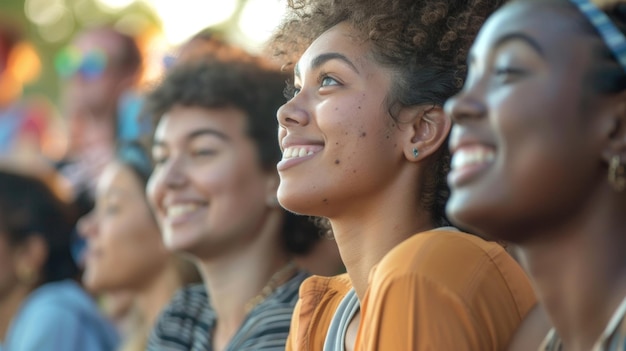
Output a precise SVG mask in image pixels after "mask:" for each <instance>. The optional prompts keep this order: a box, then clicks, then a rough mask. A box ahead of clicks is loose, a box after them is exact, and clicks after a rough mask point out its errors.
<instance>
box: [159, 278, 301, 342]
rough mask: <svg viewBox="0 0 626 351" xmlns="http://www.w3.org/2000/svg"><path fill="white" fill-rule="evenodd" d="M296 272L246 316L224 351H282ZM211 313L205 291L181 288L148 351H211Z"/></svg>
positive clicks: (294, 299)
mask: <svg viewBox="0 0 626 351" xmlns="http://www.w3.org/2000/svg"><path fill="white" fill-rule="evenodd" d="M307 277H308V274H307V273H306V272H303V271H300V272H298V274H296V275H295V276H294V277H293V278H291V279H290V280H289V281H288V282H287V283H285V284H283V285H282V286H280V287H279V288H278V289H276V291H275V292H274V293H273V294H272V295H270V296H269V297H268V298H267V299H265V300H264V301H263V302H261V303H260V304H259V305H257V306H256V307H255V308H254V309H253V310H252V311H251V312H250V314H248V316H247V317H246V319H245V321H244V322H243V324H242V326H241V328H240V329H239V331H238V332H237V334H236V335H235V336H234V337H233V339H232V340H231V342H230V344H229V345H228V347H227V349H226V350H227V351H235V350H237V351H283V350H285V343H286V340H287V335H288V334H289V325H290V323H291V315H292V313H293V308H294V306H295V305H296V302H297V301H298V289H299V287H300V284H301V283H302V281H303V280H304V279H306V278H307ZM215 325H216V315H215V311H214V310H213V308H212V307H211V305H210V303H209V298H208V296H207V292H206V289H205V288H204V286H203V285H202V284H195V285H191V286H189V287H186V288H183V289H181V290H180V291H179V292H178V293H177V294H176V296H174V298H173V299H172V301H171V302H170V304H169V305H168V306H167V307H166V308H165V310H164V311H163V312H162V313H161V315H160V316H159V320H158V321H157V324H156V326H155V327H154V329H153V330H152V333H151V335H150V339H149V341H148V348H147V350H149V351H211V350H212V349H213V347H212V340H211V335H212V331H213V328H214V327H215Z"/></svg>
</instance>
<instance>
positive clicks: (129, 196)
mask: <svg viewBox="0 0 626 351" xmlns="http://www.w3.org/2000/svg"><path fill="white" fill-rule="evenodd" d="M79 231H80V232H81V234H82V235H83V236H84V237H85V238H86V239H87V247H88V249H87V254H86V260H85V266H86V267H85V273H84V275H83V282H84V283H85V285H86V286H87V287H88V288H89V289H90V290H93V291H110V290H138V289H141V288H144V287H145V286H146V285H147V284H149V283H150V281H151V280H152V279H153V278H154V277H155V276H156V275H157V274H158V273H160V272H161V271H162V270H163V269H164V268H165V265H166V263H167V261H168V259H169V257H170V256H169V254H168V252H167V251H166V250H165V247H164V246H163V242H162V239H161V235H160V231H159V229H158V227H157V224H156V221H155V220H154V218H153V216H152V214H151V213H150V208H149V207H148V203H147V201H146V198H145V191H144V187H143V184H142V182H141V181H140V180H139V178H138V177H137V175H135V173H134V172H133V171H132V170H131V169H130V168H129V166H127V165H124V164H121V163H118V162H114V163H111V164H109V165H108V166H107V167H106V168H105V170H104V172H103V174H102V175H101V177H100V178H99V180H98V186H97V190H96V207H95V209H94V210H93V211H92V212H91V213H90V214H88V215H87V216H85V217H84V218H82V219H81V221H80V222H79Z"/></svg>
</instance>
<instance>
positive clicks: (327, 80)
mask: <svg viewBox="0 0 626 351" xmlns="http://www.w3.org/2000/svg"><path fill="white" fill-rule="evenodd" d="M331 85H339V82H338V81H337V80H335V78H332V77H329V76H325V77H323V78H322V80H321V82H320V86H322V87H327V86H331Z"/></svg>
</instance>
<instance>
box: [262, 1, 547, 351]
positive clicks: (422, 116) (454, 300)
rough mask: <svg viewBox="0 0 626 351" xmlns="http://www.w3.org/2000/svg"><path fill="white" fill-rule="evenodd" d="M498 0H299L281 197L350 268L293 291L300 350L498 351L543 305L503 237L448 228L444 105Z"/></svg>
mask: <svg viewBox="0 0 626 351" xmlns="http://www.w3.org/2000/svg"><path fill="white" fill-rule="evenodd" d="M498 5H499V1H487V0H474V1H453V0H448V1H408V0H395V1H393V0H382V1H366V0H352V1H340V0H317V1H315V0H302V1H291V2H290V9H291V11H289V12H288V14H287V16H286V18H285V20H284V21H283V23H282V25H281V26H280V28H279V29H278V31H277V32H276V33H275V35H274V37H273V40H272V49H273V51H274V54H275V56H276V57H277V58H278V59H279V60H281V61H282V62H281V64H282V65H283V67H284V68H285V69H290V70H293V71H294V79H293V82H292V83H291V84H290V86H289V87H288V89H287V90H286V91H287V95H288V98H289V99H290V100H289V101H288V102H287V103H286V104H285V105H283V106H282V107H281V108H280V109H279V111H278V121H279V124H280V126H279V140H280V143H281V147H282V150H283V158H282V160H281V161H280V162H279V163H278V166H277V168H278V171H279V174H280V178H281V182H280V186H279V188H278V199H279V201H280V203H281V204H282V205H283V206H284V207H285V208H287V209H288V210H290V211H293V212H296V213H302V214H307V215H313V216H318V217H321V218H325V219H326V220H327V222H328V224H329V225H330V227H329V229H331V230H332V233H333V235H334V237H335V239H336V240H337V244H338V246H339V249H340V252H341V256H342V259H343V261H344V263H345V265H346V268H347V272H348V273H347V274H346V275H342V276H338V277H333V278H321V277H312V278H310V279H308V280H306V281H305V282H304V284H303V286H302V288H301V290H300V300H299V303H298V306H297V308H296V311H295V314H294V318H293V319H292V326H291V331H290V337H289V341H288V349H291V350H331V349H332V350H344V349H353V348H354V349H358V350H427V349H428V350H480V351H485V350H501V349H504V348H505V347H506V345H507V343H508V342H509V339H510V337H511V335H512V333H513V331H514V330H515V329H516V327H517V326H518V325H519V323H520V321H521V320H522V318H523V317H524V316H525V314H526V313H527V311H528V310H529V309H530V308H531V307H532V306H533V305H534V303H535V297H534V294H533V292H532V288H531V286H530V283H529V281H528V279H527V277H526V276H525V274H524V272H523V270H522V269H521V268H520V267H519V266H518V265H517V263H516V262H515V261H514V260H513V259H512V258H511V257H510V256H509V255H508V254H507V253H506V251H505V250H504V249H503V248H502V247H501V246H500V245H498V244H496V243H490V242H487V241H484V240H482V239H481V238H479V237H477V236H474V235H469V234H465V233H462V232H460V231H458V230H457V229H455V228H452V227H449V223H448V220H447V219H446V217H445V211H444V207H445V203H446V200H447V198H448V193H449V191H448V188H447V186H446V174H447V171H448V169H449V153H448V150H447V147H446V141H447V137H448V133H449V131H450V127H451V121H450V118H448V117H447V116H446V115H445V114H444V113H443V111H442V105H443V103H444V102H445V100H446V99H447V98H449V97H450V96H452V95H453V94H455V93H456V92H457V91H458V90H459V89H460V87H461V86H462V83H463V76H464V75H465V62H466V53H467V51H468V48H469V46H470V45H471V43H472V41H473V38H474V36H475V35H476V33H477V31H478V29H479V27H480V26H481V24H482V23H483V21H484V20H485V18H486V17H487V16H488V15H489V14H490V13H491V12H492V11H493V10H494V9H495V8H497V7H498Z"/></svg>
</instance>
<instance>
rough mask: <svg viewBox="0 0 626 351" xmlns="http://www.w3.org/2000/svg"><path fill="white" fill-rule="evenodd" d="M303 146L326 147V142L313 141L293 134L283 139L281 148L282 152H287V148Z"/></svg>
mask: <svg viewBox="0 0 626 351" xmlns="http://www.w3.org/2000/svg"><path fill="white" fill-rule="evenodd" d="M303 145H324V142H322V141H320V140H313V139H308V138H303V137H299V136H294V135H291V134H289V135H287V136H285V137H284V138H282V139H281V142H280V148H281V149H282V150H285V149H286V148H288V147H291V146H303Z"/></svg>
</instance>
